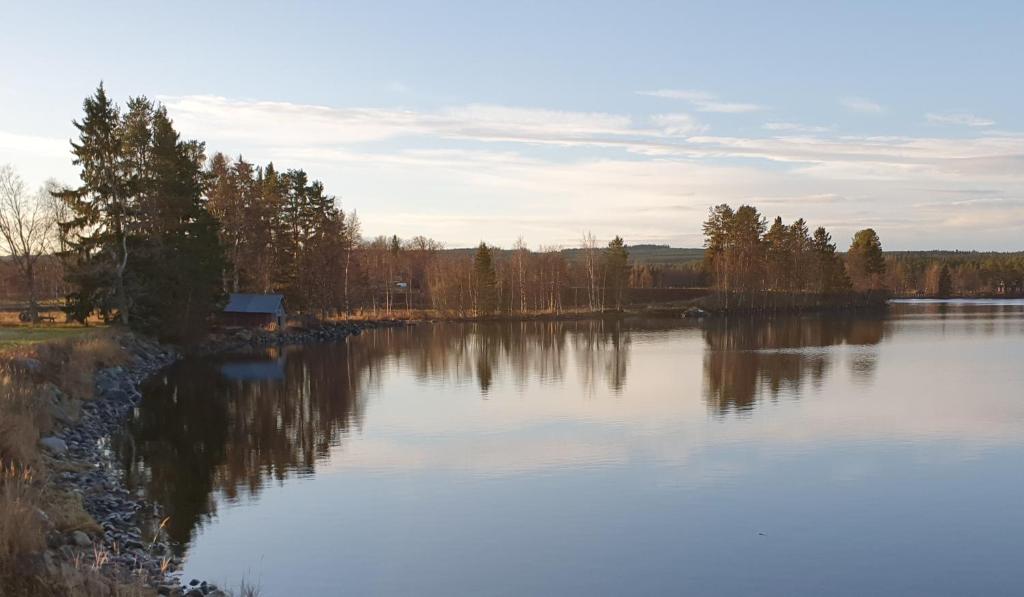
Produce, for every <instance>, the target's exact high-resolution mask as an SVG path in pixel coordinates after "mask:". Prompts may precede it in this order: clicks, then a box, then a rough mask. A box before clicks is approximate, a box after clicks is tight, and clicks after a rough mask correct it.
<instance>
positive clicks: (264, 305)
mask: <svg viewBox="0 0 1024 597" xmlns="http://www.w3.org/2000/svg"><path fill="white" fill-rule="evenodd" d="M287 316H288V314H287V313H286V312H285V310H284V295H283V294H245V293H237V292H236V293H232V294H231V296H230V298H229V299H228V305H227V306H226V307H224V312H223V313H221V318H220V319H221V323H223V324H224V325H227V326H236V327H265V326H269V325H276V326H277V329H279V330H283V329H284V324H285V318H286V317H287Z"/></svg>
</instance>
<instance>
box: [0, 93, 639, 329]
mask: <svg viewBox="0 0 1024 597" xmlns="http://www.w3.org/2000/svg"><path fill="white" fill-rule="evenodd" d="M83 112H84V114H83V116H82V117H81V118H80V119H79V120H75V121H74V122H73V123H74V126H75V128H76V129H77V131H78V136H77V139H76V140H74V141H72V143H71V153H72V156H73V163H74V165H76V166H77V167H78V168H79V170H80V178H81V184H80V185H78V186H74V187H67V186H59V185H56V184H53V183H51V184H50V186H49V187H48V188H47V189H46V190H45V191H40V194H39V195H38V196H37V197H34V198H30V199H32V200H29V199H27V198H26V193H25V192H24V189H23V185H22V186H19V185H20V179H18V178H17V176H16V175H15V174H14V173H13V171H11V170H10V169H4V170H3V172H0V174H3V176H0V186H2V187H3V188H2V189H0V190H3V191H4V193H3V196H5V197H13V198H14V199H15V200H14V201H13V202H12V203H11V205H12V206H13V208H14V209H15V210H16V212H15V213H14V215H13V217H12V218H11V219H10V220H11V221H12V222H15V223H17V224H25V225H28V226H30V227H33V232H32V234H30V235H28V236H29V237H30V238H31V239H33V240H32V241H31V242H28V243H22V245H24V246H22V245H18V246H13V245H12V246H11V247H10V251H9V253H10V254H11V255H13V256H14V259H15V262H16V264H17V266H18V268H19V272H20V273H21V274H22V276H21V277H22V278H23V280H24V281H25V285H26V286H27V287H28V290H27V294H28V296H29V298H30V309H31V311H32V312H33V314H34V313H35V311H36V309H37V302H38V301H37V295H38V292H39V288H38V287H39V284H37V282H36V280H35V272H36V269H37V268H38V264H39V259H41V258H43V256H45V255H48V254H55V255H57V256H59V258H60V263H61V265H62V269H63V274H64V278H65V280H66V283H67V286H66V288H65V290H66V292H65V299H66V300H65V310H66V312H67V313H68V314H69V316H70V317H72V318H74V319H77V320H80V321H85V320H86V319H87V318H88V317H89V316H90V315H91V314H94V313H99V314H100V315H101V316H102V317H103V318H104V319H107V320H114V319H116V320H118V321H120V322H122V323H124V324H126V325H129V326H131V327H135V328H138V329H141V330H143V331H147V332H150V333H155V334H158V335H160V336H163V337H170V338H177V339H183V338H186V337H188V336H189V335H191V334H192V333H193V332H198V331H200V330H202V329H204V327H205V326H204V324H205V322H207V321H208V320H209V319H210V316H211V314H212V313H213V312H214V311H216V310H217V309H218V308H219V306H220V305H222V304H223V301H224V300H225V296H226V294H227V293H230V292H258V293H268V292H274V293H282V294H284V295H285V297H286V299H287V304H288V306H289V309H290V310H292V311H294V312H299V313H310V314H316V315H320V316H330V315H334V314H351V313H353V312H356V311H371V312H372V313H374V314H378V315H379V314H384V315H388V314H391V313H393V312H394V311H395V310H397V309H403V308H405V309H411V308H429V309H434V310H437V311H440V312H443V313H446V314H457V315H465V316H470V315H472V316H480V315H491V314H498V313H526V312H532V311H554V312H558V311H561V310H564V309H567V308H588V309H593V310H603V309H607V308H612V309H615V308H621V306H622V304H623V300H624V291H625V289H626V288H627V286H628V285H629V281H630V277H631V276H630V270H629V257H628V251H627V249H626V246H625V243H624V241H623V240H622V239H621V238H619V237H616V238H615V239H613V240H612V241H611V242H610V243H608V245H607V246H606V247H598V246H597V244H596V241H595V240H594V238H593V237H592V236H590V235H588V236H587V238H585V239H584V243H583V245H582V255H583V258H582V259H579V260H570V259H568V258H567V257H566V256H565V255H564V254H563V253H562V252H561V251H560V250H559V249H557V248H553V247H552V248H542V249H541V250H540V251H531V250H529V249H528V248H527V247H526V245H525V243H523V242H522V241H520V242H518V243H517V244H516V246H515V247H514V248H513V249H512V250H511V251H501V252H495V251H494V248H493V247H490V246H488V245H486V244H484V243H481V244H480V246H479V247H478V248H477V250H476V251H475V253H474V254H473V255H472V256H470V255H467V254H465V253H462V252H453V251H445V250H443V249H444V247H443V245H441V243H439V242H437V241H434V240H432V239H429V238H425V237H416V238H413V239H410V240H404V241H403V240H402V239H399V238H398V237H397V236H391V237H386V236H380V237H377V238H372V239H364V238H363V237H362V236H361V230H360V224H359V218H358V216H357V214H356V213H355V212H354V211H353V212H351V213H345V212H344V211H342V209H341V208H340V206H339V205H338V202H337V200H336V198H335V196H333V195H331V194H329V193H328V192H327V191H326V189H325V187H324V185H323V183H321V182H320V181H318V180H315V179H311V177H310V176H309V175H308V174H307V173H306V172H305V171H304V170H302V169H284V170H281V169H278V168H277V167H276V166H275V165H274V164H273V163H268V164H266V165H256V164H253V163H251V162H248V161H246V160H245V159H244V158H242V157H241V156H240V157H238V158H236V159H232V158H229V157H227V156H226V155H224V154H222V153H215V154H213V155H212V156H211V157H209V158H208V156H207V154H206V147H205V144H204V143H202V142H200V141H196V140H190V139H183V138H182V137H181V135H180V134H179V133H178V131H177V130H176V129H175V128H174V124H173V122H172V120H171V118H170V117H169V115H168V113H167V110H166V108H165V107H163V106H162V105H160V104H159V103H158V102H154V101H152V100H149V99H148V98H146V97H144V96H140V97H132V98H129V99H128V101H127V103H126V104H125V106H124V108H122V107H121V106H119V105H118V104H117V103H116V102H114V101H113V100H112V99H111V98H110V97H109V96H108V95H107V92H106V90H105V89H104V87H103V85H102V84H101V85H100V86H99V87H98V88H97V89H96V91H95V93H94V94H92V95H91V96H89V97H87V98H86V99H85V100H84V102H83ZM30 206H31V210H28V208H29V207H30ZM17 210H21V211H17ZM26 210H28V211H26ZM29 211H30V212H31V213H30V214H29V215H32V216H34V215H37V212H38V214H43V213H44V212H45V215H46V217H43V216H42V215H40V216H39V217H38V218H35V219H32V218H31V217H30V218H25V217H24V216H25V214H26V213H28V212H29ZM3 213H4V214H8V213H11V210H10V209H6V210H3ZM9 223H10V222H8V219H3V220H0V233H3V234H4V238H5V239H8V238H9V239H12V242H14V241H18V240H19V238H20V237H19V236H18V234H17V232H18V231H17V230H15V231H13V232H11V231H9V230H8V228H9V226H8V225H7V224H9ZM44 228H45V230H44ZM22 236H24V235H22ZM8 244H10V243H8Z"/></svg>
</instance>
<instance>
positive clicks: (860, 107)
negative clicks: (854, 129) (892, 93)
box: [839, 97, 885, 114]
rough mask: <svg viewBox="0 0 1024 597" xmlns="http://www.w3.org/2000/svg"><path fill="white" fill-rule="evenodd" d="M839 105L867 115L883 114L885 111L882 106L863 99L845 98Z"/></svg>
mask: <svg viewBox="0 0 1024 597" xmlns="http://www.w3.org/2000/svg"><path fill="white" fill-rule="evenodd" d="M839 103H841V104H842V105H843V106H844V107H845V108H847V109H848V110H853V111H854V112H862V113H865V114H881V113H882V112H884V111H885V108H883V107H882V105H881V104H878V103H877V102H874V101H871V100H869V99H866V98H863V97H844V98H842V99H841V100H839Z"/></svg>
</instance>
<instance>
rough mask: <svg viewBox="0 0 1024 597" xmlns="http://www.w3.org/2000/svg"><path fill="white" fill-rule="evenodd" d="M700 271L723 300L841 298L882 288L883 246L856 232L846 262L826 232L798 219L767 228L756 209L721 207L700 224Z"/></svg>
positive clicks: (872, 233)
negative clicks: (783, 296)
mask: <svg viewBox="0 0 1024 597" xmlns="http://www.w3.org/2000/svg"><path fill="white" fill-rule="evenodd" d="M703 231H704V246H705V253H704V267H705V268H706V270H707V271H708V272H709V274H710V275H711V279H712V284H713V286H714V288H715V289H716V290H718V291H720V292H722V293H724V294H725V295H731V294H739V295H750V294H752V293H789V294H793V295H801V294H807V293H813V294H817V295H831V296H837V295H845V294H848V293H850V292H854V291H856V292H865V291H879V290H883V289H884V288H885V273H886V262H885V257H884V255H883V253H882V244H881V241H880V240H879V238H878V235H877V234H876V233H875V231H874V230H872V229H871V228H866V229H864V230H861V231H859V232H857V233H856V234H855V235H854V237H853V241H852V242H851V244H850V248H849V250H848V251H847V253H846V255H845V257H844V256H843V255H840V254H839V253H838V252H837V250H836V244H835V242H833V240H832V235H831V234H829V233H828V231H827V230H825V228H824V227H820V226H819V227H818V228H816V229H815V230H814V232H813V233H812V232H810V228H809V227H808V225H807V222H806V221H805V220H804V219H803V218H799V219H797V220H796V221H794V222H793V223H791V224H785V223H783V221H782V218H781V217H776V218H775V220H774V221H773V222H772V224H771V226H768V222H767V219H766V218H765V217H764V216H763V215H761V213H760V212H759V211H758V210H757V208H755V207H752V206H750V205H742V206H740V207H739V208H737V209H733V208H732V207H730V206H729V205H726V204H722V205H718V206H716V207H713V208H711V209H710V210H709V213H708V218H707V219H706V220H705V221H704V225H703Z"/></svg>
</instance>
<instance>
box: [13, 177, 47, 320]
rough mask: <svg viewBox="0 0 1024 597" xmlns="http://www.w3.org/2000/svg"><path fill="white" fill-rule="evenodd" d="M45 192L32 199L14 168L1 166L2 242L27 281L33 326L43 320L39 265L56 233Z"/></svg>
mask: <svg viewBox="0 0 1024 597" xmlns="http://www.w3.org/2000/svg"><path fill="white" fill-rule="evenodd" d="M45 192H46V191H45V190H40V191H39V193H37V194H36V195H34V196H29V194H28V193H27V192H26V191H25V183H24V181H22V180H21V177H20V176H18V174H17V173H16V172H15V171H14V169H13V168H11V167H10V166H9V165H5V166H0V240H2V241H3V243H4V250H5V251H6V252H7V253H8V254H9V255H10V257H11V259H13V260H14V264H15V266H16V267H17V269H18V273H19V274H21V276H22V278H23V279H24V282H25V288H26V290H27V291H28V312H29V320H30V321H32V322H33V323H34V322H35V321H36V320H37V319H38V317H39V302H38V299H37V297H36V265H37V263H38V261H39V258H40V257H41V256H42V255H43V254H44V253H45V252H46V251H47V250H48V248H49V246H50V240H51V233H52V231H53V218H52V217H51V214H50V212H49V210H48V209H47V203H46V201H45V200H44V199H43V195H44V193H45Z"/></svg>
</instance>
